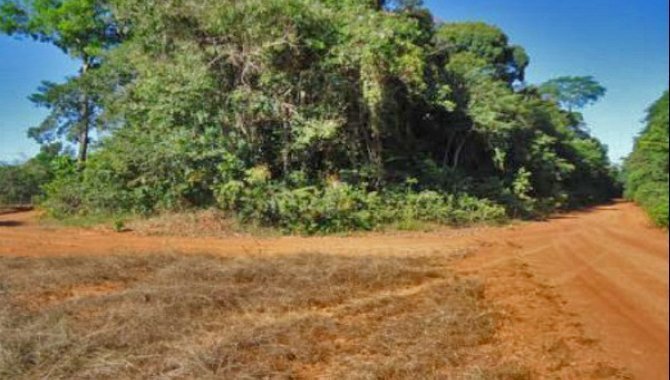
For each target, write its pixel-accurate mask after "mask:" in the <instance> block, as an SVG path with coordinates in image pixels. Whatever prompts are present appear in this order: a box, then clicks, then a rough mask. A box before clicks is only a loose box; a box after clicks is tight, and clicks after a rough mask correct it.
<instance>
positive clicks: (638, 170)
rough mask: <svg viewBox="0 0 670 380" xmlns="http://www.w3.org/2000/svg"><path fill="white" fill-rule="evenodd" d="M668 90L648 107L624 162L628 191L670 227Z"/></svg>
mask: <svg viewBox="0 0 670 380" xmlns="http://www.w3.org/2000/svg"><path fill="white" fill-rule="evenodd" d="M669 107H670V104H668V91H666V92H665V93H664V94H663V95H662V96H661V97H660V98H659V99H658V100H657V101H656V102H654V104H653V105H651V107H649V110H648V111H647V119H646V122H647V124H646V126H645V127H644V129H643V130H642V131H641V132H640V135H639V136H638V137H637V139H636V140H635V146H634V148H633V152H632V153H631V154H630V156H629V157H628V158H627V159H626V162H625V165H624V176H625V188H626V191H625V195H626V197H627V198H629V199H631V200H634V201H635V202H637V203H639V204H640V206H642V207H643V208H644V209H645V210H646V211H647V213H648V214H649V216H650V217H651V219H652V220H653V221H654V223H656V224H657V225H659V226H664V227H666V228H667V227H668V203H670V200H669V199H668V192H669V191H670V190H669V189H668V130H669V128H670V123H669V122H668V108H669Z"/></svg>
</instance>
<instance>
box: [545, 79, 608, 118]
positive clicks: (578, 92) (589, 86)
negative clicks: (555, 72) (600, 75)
mask: <svg viewBox="0 0 670 380" xmlns="http://www.w3.org/2000/svg"><path fill="white" fill-rule="evenodd" d="M540 92H542V93H543V94H544V95H545V96H548V97H549V98H551V99H554V100H555V101H557V102H558V103H559V104H560V105H561V107H564V108H566V109H567V110H568V111H570V112H572V110H573V109H581V108H584V107H586V106H587V105H589V104H593V103H595V102H597V101H598V99H600V98H601V97H603V96H604V95H605V93H606V92H607V89H605V87H603V86H602V85H601V84H600V83H598V81H596V80H595V79H593V77H592V76H584V77H578V76H563V77H558V78H554V79H551V80H548V81H546V82H544V83H542V84H541V85H540Z"/></svg>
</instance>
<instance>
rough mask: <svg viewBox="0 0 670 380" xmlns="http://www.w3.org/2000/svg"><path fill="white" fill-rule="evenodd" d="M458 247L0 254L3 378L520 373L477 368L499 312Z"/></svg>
mask: <svg viewBox="0 0 670 380" xmlns="http://www.w3.org/2000/svg"><path fill="white" fill-rule="evenodd" d="M448 260H449V259H448V258H446V257H444V256H440V255H432V256H423V257H409V256H404V257H403V256H395V257H382V256H365V257H355V256H335V255H325V254H316V253H315V254H299V255H291V256H276V257H246V258H227V259H226V258H219V257H209V256H174V255H173V256H171V255H155V256H140V257H135V256H115V257H90V258H86V257H77V258H60V259H58V258H41V259H28V258H25V259H24V258H4V259H0V378H44V377H49V378H84V379H86V378H95V379H104V378H108V379H119V378H287V379H288V378H314V377H322V378H353V379H356V378H358V379H377V378H463V377H467V378H524V376H523V369H521V370H519V371H513V373H512V375H510V376H508V375H506V374H505V372H501V371H499V370H496V369H487V368H484V369H478V370H477V371H475V372H476V373H475V372H473V371H472V365H471V364H472V363H470V361H471V360H472V359H473V358H472V355H471V353H472V352H473V350H474V349H475V348H476V347H477V346H479V345H481V344H484V343H486V342H488V341H489V340H490V339H491V338H492V336H493V333H494V330H495V321H494V317H493V315H492V314H491V313H490V311H489V310H488V309H487V307H486V305H484V304H483V302H482V292H483V290H482V287H481V286H480V285H479V284H478V283H477V282H475V281H472V280H468V279H460V278H458V277H457V276H454V275H453V274H452V273H450V272H449V271H448V270H447V269H446V265H447V264H448ZM502 371H507V369H506V368H504V369H502ZM466 374H468V375H466ZM520 374H521V377H519V375H520Z"/></svg>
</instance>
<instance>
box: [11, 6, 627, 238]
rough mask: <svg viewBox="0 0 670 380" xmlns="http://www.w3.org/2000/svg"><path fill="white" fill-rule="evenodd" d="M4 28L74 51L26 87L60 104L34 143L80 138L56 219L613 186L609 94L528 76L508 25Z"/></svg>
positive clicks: (58, 10) (173, 18)
mask: <svg viewBox="0 0 670 380" xmlns="http://www.w3.org/2000/svg"><path fill="white" fill-rule="evenodd" d="M0 30H3V31H5V32H6V33H9V34H13V35H18V36H28V37H32V38H36V39H38V40H41V41H46V42H51V43H54V44H55V45H56V46H58V47H60V48H61V49H62V50H63V51H65V52H66V53H68V54H70V55H71V56H73V57H75V58H78V59H79V60H80V61H81V62H82V69H81V71H80V73H79V74H78V75H77V76H75V77H72V78H70V79H68V80H67V81H66V82H65V83H50V82H46V83H44V85H43V86H42V87H41V88H40V89H39V91H38V93H37V94H36V95H34V96H33V97H32V100H33V101H35V102H36V103H37V104H38V105H41V106H45V107H47V108H48V109H49V110H50V111H51V114H50V116H49V117H48V118H47V119H46V120H45V122H44V123H42V124H41V125H39V126H37V127H34V128H32V129H31V130H30V132H29V134H30V136H32V137H34V138H36V139H37V140H38V141H40V142H44V143H50V142H53V141H57V140H62V141H66V142H69V143H72V144H78V146H79V149H78V152H79V153H78V154H77V157H76V159H75V158H74V157H70V156H68V155H61V156H60V157H58V158H57V159H56V160H54V163H53V166H52V170H53V173H52V175H53V179H51V180H50V181H49V182H48V183H47V184H46V185H44V186H43V190H44V192H45V195H44V197H43V199H44V201H43V204H44V206H45V207H46V208H47V209H48V210H49V211H50V212H51V213H52V214H53V215H55V216H62V217H65V216H69V215H73V214H81V213H120V212H124V213H125V212H134V213H143V214H145V213H153V212H157V211H161V210H179V209H184V208H190V207H208V206H212V205H216V206H218V207H220V208H222V209H224V210H226V211H230V212H231V213H232V214H234V215H236V216H237V217H239V218H241V219H242V220H243V221H247V222H254V223H260V224H264V225H273V226H278V227H280V228H282V229H284V230H286V231H298V232H308V233H314V232H333V231H342V230H349V229H372V228H375V227H377V226H379V225H382V224H387V223H393V222H400V223H412V222H415V221H431V222H442V223H469V222H477V221H491V220H500V219H503V218H505V217H509V216H512V217H532V216H537V215H542V214H544V213H546V212H549V211H551V210H554V209H556V208H562V207H575V206H581V205H585V204H589V203H593V202H598V201H602V200H605V199H608V198H610V197H611V196H612V195H613V192H614V191H615V189H614V185H613V180H612V175H611V168H610V164H609V162H608V159H607V155H606V149H605V147H604V146H603V145H602V144H601V143H600V142H599V141H598V140H596V139H595V138H593V137H592V136H590V135H589V133H588V131H587V129H586V128H585V127H584V123H583V120H582V117H581V115H580V114H579V113H578V112H577V111H578V110H579V108H581V107H583V106H585V105H587V104H588V103H591V102H593V101H595V100H597V99H598V98H599V97H601V96H602V95H603V94H604V92H605V89H604V88H602V87H601V86H600V85H598V84H597V82H595V81H594V80H593V79H592V78H590V77H563V78H557V79H555V80H553V81H550V82H547V83H546V84H544V85H541V86H533V85H530V84H528V83H526V82H525V81H524V71H525V69H526V67H527V66H528V64H529V57H528V56H527V55H526V53H525V51H524V49H523V48H522V47H520V46H516V45H512V44H510V43H509V41H508V38H507V36H506V35H505V34H504V33H503V32H502V31H501V30H500V29H498V28H496V27H494V26H490V25H486V24H483V23H436V22H435V21H434V20H433V18H432V15H431V14H430V12H429V11H428V10H427V9H425V8H423V7H422V6H421V4H420V1H416V0H415V1H407V0H405V1H395V2H385V1H378V0H246V1H238V0H223V1H222V0H216V1H215V0H185V1H172V0H166V1H160V2H154V1H138V0H108V1H103V0H60V1H40V0H23V1H11V0H6V1H3V2H2V7H1V8H0ZM94 131H95V132H96V133H94ZM93 137H97V138H98V140H97V141H94V140H93ZM91 144H93V147H94V149H93V150H92V152H91V153H90V154H89V153H88V151H89V146H90V145H91Z"/></svg>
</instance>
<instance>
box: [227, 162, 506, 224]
mask: <svg viewBox="0 0 670 380" xmlns="http://www.w3.org/2000/svg"><path fill="white" fill-rule="evenodd" d="M262 172H263V169H262V168H254V169H251V170H248V171H247V172H246V178H244V179H242V180H233V181H229V182H226V183H224V184H222V185H221V186H220V187H219V188H218V190H217V191H216V194H217V200H218V204H219V206H220V207H221V208H223V209H224V210H227V211H231V212H233V213H234V214H235V215H237V216H238V217H240V218H241V219H242V221H243V222H246V223H255V224H260V225H268V226H277V227H279V228H280V229H281V230H282V231H284V232H289V233H304V234H316V233H334V232H343V231H351V230H372V229H375V228H378V227H380V226H382V225H386V224H391V223H396V222H398V223H400V225H408V224H410V223H411V222H434V223H442V224H450V225H464V224H472V223H479V222H485V221H489V222H490V221H495V222H498V221H501V220H504V219H505V209H504V208H503V207H502V206H500V205H497V204H494V203H493V202H491V201H487V200H482V199H477V198H475V197H472V196H467V195H459V196H456V195H447V194H442V193H439V192H436V191H430V190H424V191H414V190H411V189H410V188H409V187H407V188H405V189H402V188H398V189H389V190H385V191H381V192H376V191H368V190H367V189H365V188H362V187H355V186H353V185H350V184H346V183H333V184H330V185H321V186H305V187H299V188H290V187H287V186H286V185H285V184H283V183H280V182H272V181H270V180H269V178H268V176H267V175H259V173H262Z"/></svg>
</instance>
